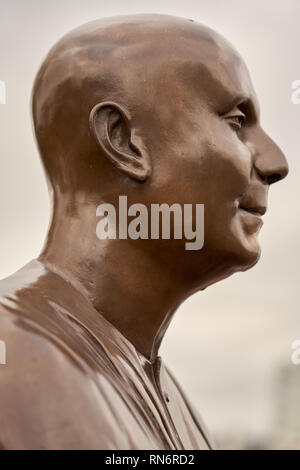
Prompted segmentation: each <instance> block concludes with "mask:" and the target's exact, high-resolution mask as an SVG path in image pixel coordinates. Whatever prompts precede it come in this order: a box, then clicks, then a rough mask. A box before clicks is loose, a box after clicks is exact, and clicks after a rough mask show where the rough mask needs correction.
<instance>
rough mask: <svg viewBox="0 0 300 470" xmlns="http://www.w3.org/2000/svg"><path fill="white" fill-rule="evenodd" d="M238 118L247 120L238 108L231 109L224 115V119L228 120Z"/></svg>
mask: <svg viewBox="0 0 300 470" xmlns="http://www.w3.org/2000/svg"><path fill="white" fill-rule="evenodd" d="M237 116H242V117H243V118H245V119H246V114H245V113H243V112H242V111H241V110H240V109H239V108H238V107H235V108H234V109H231V110H230V111H229V112H227V113H225V114H223V116H222V117H224V118H227V119H228V118H232V117H237Z"/></svg>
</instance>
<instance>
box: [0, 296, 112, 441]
mask: <svg viewBox="0 0 300 470" xmlns="http://www.w3.org/2000/svg"><path fill="white" fill-rule="evenodd" d="M4 300H5V302H4ZM4 300H3V298H2V299H0V341H1V343H0V345H2V346H4V349H5V356H6V357H5V361H2V362H5V363H2V364H0V448H1V445H2V447H4V448H8V449H30V448H35V449H38V448H41V449H42V448H46V449H50V448H58V449H59V448H61V449H67V448H71V449H72V448H109V446H110V445H113V444H112V443H113V439H112V438H110V437H109V436H110V435H111V436H113V435H114V432H112V430H113V429H114V426H115V423H114V418H113V417H112V416H111V414H110V411H109V403H108V400H107V399H106V396H105V393H103V391H105V392H107V393H108V395H109V397H113V394H114V390H113V388H112V387H111V384H110V383H109V381H108V380H106V378H105V376H103V377H102V379H101V387H96V386H95V381H94V379H93V373H92V370H91V369H90V368H89V366H88V365H87V364H86V363H85V362H83V361H82V358H81V357H80V355H77V354H76V349H75V348H74V347H73V348H72V347H70V345H68V343H67V342H66V341H65V340H64V338H63V337H61V336H60V329H58V331H57V332H55V331H53V329H49V328H48V327H47V325H42V324H41V323H38V322H37V321H36V316H35V314H33V315H31V314H30V311H26V315H24V312H22V309H20V308H19V309H17V310H16V309H15V308H12V306H13V305H10V304H9V302H7V299H4ZM0 347H1V346H0ZM2 349H3V348H2ZM0 362H1V361H0ZM94 433H95V434H96V439H97V440H96V441H95V436H94V435H93V434H94ZM107 439H111V440H110V442H107ZM98 446H99V447H98ZM116 447H117V444H116Z"/></svg>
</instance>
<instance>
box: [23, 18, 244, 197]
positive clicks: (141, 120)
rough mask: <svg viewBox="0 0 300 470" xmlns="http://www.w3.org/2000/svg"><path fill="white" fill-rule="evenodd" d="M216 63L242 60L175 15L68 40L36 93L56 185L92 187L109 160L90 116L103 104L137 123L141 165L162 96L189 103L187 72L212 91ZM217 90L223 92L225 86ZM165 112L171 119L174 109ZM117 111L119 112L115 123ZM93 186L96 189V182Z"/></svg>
mask: <svg viewBox="0 0 300 470" xmlns="http://www.w3.org/2000/svg"><path fill="white" fill-rule="evenodd" d="M216 61H217V62H218V63H219V66H223V67H225V68H226V67H227V66H228V62H230V65H231V66H232V63H233V62H234V61H237V62H239V61H240V59H239V58H238V55H237V54H236V53H235V52H234V51H233V49H232V47H231V46H230V45H229V44H228V43H227V42H226V41H225V40H224V39H223V38H222V37H221V36H219V35H218V34H217V33H215V32H213V31H212V30H210V29H209V28H207V27H205V26H202V25H199V24H197V23H194V22H193V21H192V20H188V19H181V18H176V17H171V16H165V15H136V16H129V17H127V16H124V17H116V18H108V19H103V20H97V21H93V22H91V23H88V24H86V25H83V26H81V27H79V28H77V29H75V30H74V31H72V32H70V33H69V34H67V35H65V36H64V37H63V38H62V39H61V40H60V41H59V42H58V43H57V44H56V45H55V46H54V47H53V48H52V50H51V51H50V52H49V54H48V56H47V57H46V59H45V61H44V62H43V64H42V66H41V68H40V70H39V72H38V74H37V77H36V80H35V84H34V90H33V103H32V104H33V119H34V126H35V132H36V137H37V141H38V145H39V149H40V154H41V157H42V160H43V163H44V165H45V168H46V173H47V175H48V177H49V179H50V182H51V183H52V185H54V186H57V185H58V186H63V187H65V188H67V187H71V188H80V186H82V185H83V184H84V183H87V182H86V181H85V178H83V174H85V172H86V171H87V170H88V168H91V167H92V168H93V170H94V169H95V167H97V168H98V166H99V165H105V164H106V163H107V162H104V161H103V160H101V158H100V159H99V156H100V155H99V154H100V153H101V151H102V150H103V148H101V146H100V147H99V146H97V144H96V142H95V139H93V138H92V133H91V129H90V113H91V110H92V109H93V108H94V107H95V106H96V105H97V104H99V103H103V102H110V103H114V104H117V105H119V107H120V109H119V111H120V112H121V114H122V111H124V116H123V118H125V119H126V117H127V118H128V120H130V121H131V124H132V123H135V125H136V126H135V133H132V135H131V136H129V139H128V146H129V147H130V148H131V150H132V151H133V153H134V152H135V151H136V166H138V164H139V162H140V161H141V159H142V153H143V149H144V147H145V144H146V142H145V136H142V135H141V134H142V130H141V127H142V126H143V125H144V126H146V128H145V127H144V131H145V132H146V134H147V132H149V131H147V126H148V129H149V125H150V122H149V118H150V116H151V115H153V114H155V113H156V112H158V101H160V100H161V98H162V95H167V94H168V93H170V92H171V91H172V94H173V95H172V99H173V100H176V99H181V97H180V91H179V83H180V81H181V80H182V79H183V76H184V75H186V74H187V73H188V74H190V75H189V78H191V81H192V82H193V83H192V86H194V85H196V86H197V87H198V88H199V92H202V93H203V94H205V93H206V91H205V86H206V85H207V84H209V86H210V87H211V80H212V76H213V75H216V77H217V74H214V72H213V69H214V68H215V67H216ZM194 64H197V65H198V67H199V70H198V72H197V73H199V72H200V71H201V73H202V83H198V79H197V78H196V79H195V78H194V77H195V73H196V69H194V68H193V65H194ZM201 68H202V70H201ZM216 77H215V80H216V83H217V82H218V80H217V78H216ZM188 86H191V84H189V85H188ZM216 89H217V92H218V83H217V86H216ZM110 110H112V109H111V108H110ZM161 113H162V114H163V115H165V117H166V118H168V107H165V108H164V109H161ZM117 114H118V111H115V112H114V118H115V119H112V120H111V125H112V126H113V124H114V122H116V121H117V120H118V115H117ZM125 115H126V116H125ZM169 117H171V115H170V116H169ZM147 119H148V120H147ZM129 124H130V123H129V121H128V122H127V123H125V124H124V126H123V127H126V125H127V126H128V125H129ZM149 130H150V129H149ZM127 131H128V129H127ZM125 132H126V130H124V129H123V130H121V131H120V132H119V134H122V135H121V136H120V135H119V139H122V138H123V139H125V138H126V137H125V136H124V133H125ZM96 140H97V139H96ZM135 144H136V145H135ZM144 156H145V158H146V160H148V161H147V162H145V164H144V165H143V167H140V168H139V174H138V175H137V177H138V179H140V180H145V179H146V178H147V176H148V175H149V174H150V172H151V169H150V166H151V163H150V157H149V156H148V157H147V156H146V155H144ZM113 163H116V162H113ZM114 166H117V167H119V166H120V165H119V164H118V163H117V164H115V165H114ZM102 170H103V169H102ZM102 170H101V173H102ZM78 175H79V177H78ZM98 182H99V179H98ZM88 187H89V188H91V187H92V181H91V178H90V177H89V178H88Z"/></svg>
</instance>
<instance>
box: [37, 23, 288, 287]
mask: <svg viewBox="0 0 300 470" xmlns="http://www.w3.org/2000/svg"><path fill="white" fill-rule="evenodd" d="M33 117H34V124H35V130H36V136H37V140H38V144H39V148H40V153H41V157H42V160H43V162H44V165H45V168H46V173H47V175H48V177H49V179H50V183H51V184H52V187H53V188H54V194H55V196H56V197H55V199H54V202H55V204H54V211H53V214H54V215H53V223H52V225H51V227H52V228H51V229H50V236H49V240H50V242H49V246H50V247H51V246H52V242H53V250H54V251H53V252H54V253H56V251H57V246H58V245H60V246H61V248H62V253H63V252H64V250H65V249H66V246H70V247H71V249H72V246H73V249H74V246H75V245H77V243H78V240H79V241H80V243H81V241H82V240H84V246H85V249H86V250H87V253H88V256H90V252H91V250H92V252H93V250H94V249H95V246H96V245H95V213H96V208H97V206H98V205H99V204H100V203H101V202H105V203H108V204H110V205H111V204H112V205H113V206H114V207H117V206H118V203H119V202H118V201H119V196H120V195H126V196H127V198H128V205H129V204H135V203H138V204H142V205H143V206H148V207H149V206H150V205H151V204H161V203H166V204H167V205H168V206H169V207H170V206H171V205H173V204H175V203H180V204H181V205H182V204H189V205H195V204H199V203H202V204H204V206H205V247H204V249H202V250H199V254H198V255H197V256H196V255H195V256H192V255H190V254H189V253H186V252H185V250H184V249H183V248H182V247H183V245H184V243H183V240H175V239H174V240H173V241H172V242H170V243H165V241H164V240H161V244H156V243H155V241H157V240H154V243H153V244H152V243H151V242H150V241H149V243H145V244H143V248H142V249H143V250H146V252H147V253H148V256H149V257H154V258H156V257H157V254H158V253H160V255H159V256H163V257H164V259H165V260H166V261H165V262H166V265H168V266H172V265H173V264H172V263H173V261H174V259H175V260H176V262H177V263H178V266H181V268H180V269H183V270H184V275H182V272H181V274H180V276H181V275H182V278H181V279H184V280H185V282H187V283H188V284H189V286H191V285H192V284H193V283H195V284H194V287H195V288H197V286H198V285H199V282H198V281H199V276H200V274H199V265H202V266H205V269H206V270H207V272H209V273H210V274H209V275H208V274H207V279H206V280H205V282H204V280H203V277H202V278H201V279H202V280H201V282H202V285H203V282H204V283H205V284H206V285H208V283H209V282H211V273H213V276H212V278H213V279H215V278H216V277H218V278H219V279H220V278H222V277H223V276H227V275H229V274H230V273H232V272H233V271H234V270H237V269H244V268H245V267H249V266H250V265H253V264H254V263H255V262H256V261H257V259H258V257H259V245H258V242H257V234H258V231H259V227H260V226H261V220H260V219H258V218H257V215H256V216H255V214H262V213H264V211H265V210H266V204H267V192H268V186H269V184H271V183H273V182H275V181H279V180H280V179H282V178H283V177H284V176H285V175H286V174H287V164H286V160H285V157H284V155H283V154H282V152H281V151H280V149H279V148H278V147H277V146H276V144H275V143H274V142H273V141H272V139H270V137H269V136H268V135H267V134H266V133H265V132H264V131H263V129H262V128H261V125H260V121H259V108H258V103H257V99H256V95H255V92H254V90H253V87H252V84H251V80H250V77H249V73H248V70H247V68H246V66H245V64H244V62H243V61H242V59H241V57H240V56H239V54H238V53H237V52H236V51H235V50H234V49H233V48H232V46H231V45H230V44H229V43H228V42H227V41H226V40H225V39H223V38H222V37H221V36H219V35H218V34H217V33H215V32H213V31H212V30H210V29H209V28H207V27H205V26H202V25H199V24H197V23H195V22H193V21H190V20H187V19H180V18H175V17H170V16H161V15H137V16H129V17H126V16H124V17H118V18H109V19H104V20H100V21H94V22H92V23H89V24H87V25H84V26H82V27H80V28H78V29H76V30H74V31H72V32H71V33H69V34H67V35H66V36H65V37H63V38H62V39H61V40H60V41H59V42H58V43H57V44H56V45H55V46H54V48H53V49H52V50H51V51H50V53H49V54H48V56H47V57H46V59H45V61H44V63H43V64H42V66H41V69H40V71H39V72H38V75H37V78H36V81H35V85H34V91H33ZM141 183H142V184H141ZM240 207H241V209H239V208H240ZM249 211H252V212H251V213H250V212H249ZM253 213H254V215H253ZM76 227H77V229H76ZM82 227H84V229H85V230H84V231H85V233H84V234H83V228H82ZM88 228H89V230H88V235H87V234H86V231H87V229H88ZM58 233H59V234H60V235H58ZM59 237H60V238H59ZM59 239H60V240H61V241H60V242H59V241H58V240H59ZM88 239H89V242H88ZM70 240H72V241H71V242H70ZM129 243H130V242H129ZM137 247H139V249H140V244H139V243H138V244H137ZM78 250H79V251H80V250H82V247H81V246H80V247H79V248H78ZM78 250H77V251H78ZM75 251H76V250H75ZM53 256H54V255H53ZM55 256H56V255H55ZM176 269H177V267H176ZM200 277H201V276H200ZM188 279H190V282H188Z"/></svg>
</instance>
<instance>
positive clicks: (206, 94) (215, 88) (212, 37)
mask: <svg viewBox="0 0 300 470" xmlns="http://www.w3.org/2000/svg"><path fill="white" fill-rule="evenodd" d="M160 73H161V74H162V75H164V76H165V78H166V77H167V76H168V77H169V82H170V88H169V90H170V91H171V90H172V88H173V92H175V90H176V89H177V90H178V89H179V88H182V89H183V90H184V91H185V92H186V93H188V94H189V95H190V97H191V98H192V99H198V98H199V99H201V100H202V101H205V102H206V103H207V105H208V106H210V107H211V108H213V109H216V110H217V111H219V112H221V111H222V110H223V109H224V112H225V111H226V110H227V111H229V109H230V107H231V106H232V107H234V106H235V105H236V104H238V103H240V102H242V101H250V102H251V103H252V105H253V107H254V108H255V109H256V110H257V112H258V102H257V97H256V94H255V91H254V88H253V85H252V82H251V78H250V75H249V72H248V69H247V67H246V64H245V63H244V61H243V59H242V58H241V56H240V55H239V54H238V52H237V51H236V50H235V49H234V48H233V47H232V46H231V45H230V44H229V43H228V42H227V41H226V40H225V39H224V38H222V37H221V36H219V35H217V34H216V33H214V32H213V33H210V32H207V31H205V34H203V31H202V30H201V31H200V33H199V34H198V35H197V34H195V35H194V36H193V37H192V38H191V37H187V38H185V40H184V41H183V40H182V38H181V40H180V41H176V42H175V43H174V46H173V52H172V54H171V55H169V56H168V57H167V59H166V60H165V61H162V63H161V67H160ZM227 108H228V109H227Z"/></svg>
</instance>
